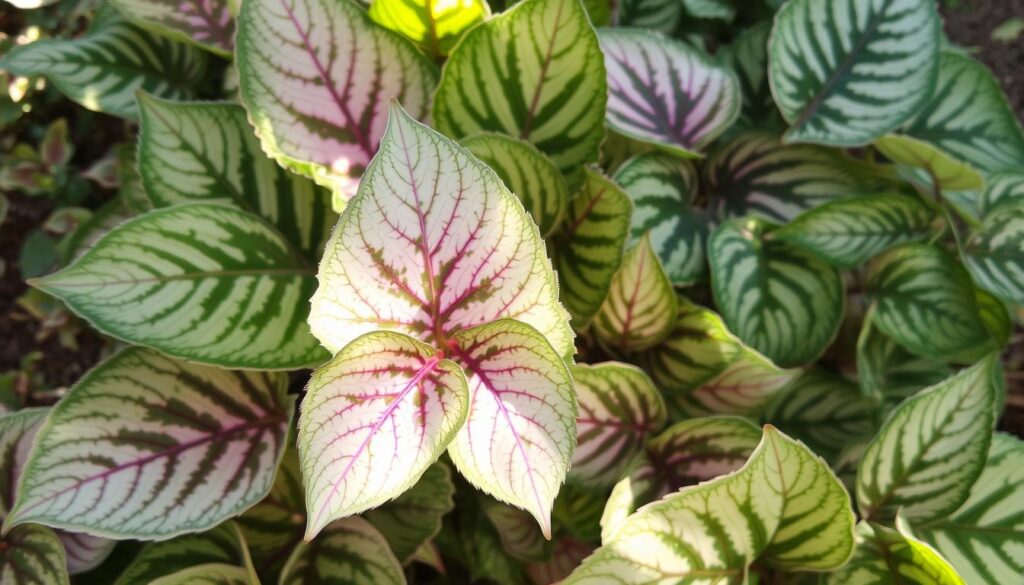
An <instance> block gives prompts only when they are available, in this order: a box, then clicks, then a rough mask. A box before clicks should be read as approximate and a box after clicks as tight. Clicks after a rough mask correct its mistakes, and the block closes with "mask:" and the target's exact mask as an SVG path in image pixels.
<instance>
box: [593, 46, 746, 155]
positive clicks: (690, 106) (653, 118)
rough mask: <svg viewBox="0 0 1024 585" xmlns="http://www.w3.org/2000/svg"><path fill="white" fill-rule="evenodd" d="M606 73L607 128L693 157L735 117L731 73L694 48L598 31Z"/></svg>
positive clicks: (738, 100) (736, 103)
mask: <svg viewBox="0 0 1024 585" xmlns="http://www.w3.org/2000/svg"><path fill="white" fill-rule="evenodd" d="M598 38H599V39H600V41H601V51H602V52H604V60H605V67H606V68H607V70H608V115H607V118H606V119H607V122H608V126H609V127H610V128H611V129H613V130H615V131H616V132H619V133H621V134H624V135H626V136H628V137H630V138H633V139H636V140H641V141H643V142H649V143H651V144H655V145H657V146H659V147H661V148H665V149H667V150H669V151H672V152H675V153H679V154H682V155H684V156H693V153H696V152H699V151H701V150H703V149H704V147H706V146H707V145H708V144H709V143H710V142H711V141H712V140H714V139H715V138H717V137H718V136H720V135H721V134H722V133H723V132H725V130H726V129H727V128H728V127H729V126H730V125H732V123H733V122H734V121H736V117H737V116H739V112H740V106H741V101H742V98H741V96H740V87H739V82H738V81H737V80H736V76H735V74H733V72H732V71H731V70H729V69H727V68H725V67H720V66H718V65H716V64H715V63H714V62H713V61H712V60H711V59H710V58H709V57H708V56H707V55H705V54H703V53H702V52H701V51H700V50H699V49H696V48H694V47H691V46H689V45H687V44H685V43H683V42H681V41H677V40H675V39H671V38H668V37H662V36H660V35H658V34H656V33H652V32H650V31H642V30H636V29H621V28H616V29H601V32H600V34H599V35H598Z"/></svg>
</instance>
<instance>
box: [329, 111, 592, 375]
mask: <svg viewBox="0 0 1024 585" xmlns="http://www.w3.org/2000/svg"><path fill="white" fill-rule="evenodd" d="M456 185H458V186H461V188H456V187H455V186H456ZM319 279H320V287H319V288H318V289H317V291H316V294H315V295H314V296H313V299H312V301H311V303H312V311H311V314H310V324H311V326H312V329H313V333H314V334H315V335H316V336H317V337H318V338H319V339H320V341H321V343H322V344H323V345H324V346H325V347H327V348H328V349H329V350H331V351H332V352H337V351H339V350H341V349H342V348H343V347H345V345H347V344H348V343H349V342H351V341H352V340H354V339H355V338H357V337H359V336H360V335H362V334H364V333H367V332H370V331H376V330H392V331H397V332H400V333H405V334H408V335H412V336H414V337H417V338H419V339H421V340H423V341H426V342H429V343H433V344H436V345H437V347H440V348H444V347H445V345H446V344H447V342H448V341H449V340H450V339H451V337H452V335H453V334H454V333H455V332H456V331H459V330H461V329H464V328H466V327H471V326H474V325H478V324H481V323H488V322H491V321H494V320H497V319H501V318H513V319H517V320H519V321H522V322H524V323H527V324H528V325H531V326H533V327H534V328H536V329H537V330H538V331H540V332H541V333H542V334H543V335H544V336H545V337H546V338H547V339H548V340H549V341H550V342H551V345H552V346H554V348H555V350H556V351H557V352H558V355H561V356H566V357H567V356H570V355H572V353H573V351H574V348H573V333H572V330H571V329H570V328H569V323H568V315H567V314H566V312H565V309H563V308H562V307H561V305H559V303H558V298H557V295H558V287H557V286H556V283H555V276H554V274H553V273H552V270H551V264H550V262H549V260H548V259H547V257H546V255H545V252H544V246H543V242H542V241H541V239H540V237H539V234H538V232H537V227H536V226H535V225H534V224H533V222H532V221H530V218H529V217H528V216H527V214H526V212H525V210H524V209H523V206H522V204H521V203H519V201H518V200H517V199H516V198H515V197H514V196H513V195H512V194H511V193H509V192H508V190H507V189H506V188H505V187H504V186H503V185H502V184H501V180H500V179H498V177H497V176H496V175H495V174H494V172H493V171H491V170H490V169H488V168H487V167H486V166H485V165H483V163H480V162H479V161H477V160H476V159H475V158H473V157H472V156H470V155H469V154H468V153H467V152H466V151H465V150H464V149H462V148H461V147H459V146H457V145H456V144H454V143H452V142H451V141H449V140H447V139H445V138H444V137H443V136H441V135H439V134H437V133H436V132H434V131H432V130H430V129H429V128H427V127H426V126H423V125H422V124H419V123H417V122H415V121H414V120H412V119H411V118H409V117H408V115H406V114H405V113H404V112H403V111H402V110H401V108H399V107H398V106H397V105H395V106H393V108H392V115H391V118H390V122H389V126H388V132H387V133H386V135H385V136H384V138H383V140H382V142H381V149H380V152H378V154H377V156H376V158H375V159H374V161H373V163H372V164H371V165H370V167H369V168H368V170H367V172H366V175H365V176H364V177H363V180H362V181H361V183H360V190H359V194H358V195H357V196H356V197H355V198H354V199H353V200H352V201H351V202H350V203H349V205H348V207H347V208H346V210H345V213H344V215H342V218H341V220H340V221H339V223H338V226H337V227H336V228H335V230H334V235H333V237H332V239H331V241H330V242H329V243H328V245H327V250H326V252H325V254H324V258H323V260H322V261H321V263H320V273H319Z"/></svg>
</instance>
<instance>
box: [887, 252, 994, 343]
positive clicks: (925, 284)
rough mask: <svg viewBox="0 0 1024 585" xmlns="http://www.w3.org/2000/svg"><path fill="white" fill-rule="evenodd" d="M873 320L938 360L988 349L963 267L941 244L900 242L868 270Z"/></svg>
mask: <svg viewBox="0 0 1024 585" xmlns="http://www.w3.org/2000/svg"><path fill="white" fill-rule="evenodd" d="M868 293H869V296H870V298H872V299H873V300H874V302H875V304H876V310H875V315H874V320H873V322H874V324H875V325H876V326H877V327H878V329H879V330H881V331H882V332H883V333H885V334H886V335H888V336H889V337H892V338H893V339H895V340H896V341H897V342H898V343H899V344H900V345H902V346H904V347H906V348H907V349H908V350H910V351H911V352H913V353H915V354H919V355H923V356H926V357H936V358H941V359H946V358H952V357H955V356H957V355H959V354H962V353H963V352H965V351H975V350H977V351H981V352H984V351H985V350H986V349H994V347H992V344H991V342H990V341H989V335H988V332H987V331H986V330H985V325H984V323H983V322H982V320H981V317H980V316H979V314H978V302H977V299H976V297H975V293H974V285H973V283H972V282H971V277H970V275H968V274H967V270H966V269H965V268H964V267H963V266H962V265H960V264H959V263H958V262H957V261H956V259H954V258H953V256H952V255H950V254H949V253H948V252H946V251H945V250H943V249H942V248H939V247H936V246H931V245H928V244H906V245H903V246H900V247H898V248H894V249H892V250H889V251H888V252H886V253H885V254H883V255H881V256H879V257H878V258H877V259H876V260H875V261H874V262H873V263H872V264H871V265H870V266H869V272H868Z"/></svg>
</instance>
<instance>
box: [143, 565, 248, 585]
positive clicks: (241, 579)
mask: <svg viewBox="0 0 1024 585" xmlns="http://www.w3.org/2000/svg"><path fill="white" fill-rule="evenodd" d="M149 585H252V581H250V580H249V574H248V573H247V572H246V571H245V569H243V568H242V567H234V566H232V565H224V564H219V563H211V564H207V565H198V566H195V567H189V568H188V569H183V570H181V571H178V572H177V573H173V574H171V575H167V576H166V577H161V578H159V579H156V580H154V581H153V582H152V583H150V584H149Z"/></svg>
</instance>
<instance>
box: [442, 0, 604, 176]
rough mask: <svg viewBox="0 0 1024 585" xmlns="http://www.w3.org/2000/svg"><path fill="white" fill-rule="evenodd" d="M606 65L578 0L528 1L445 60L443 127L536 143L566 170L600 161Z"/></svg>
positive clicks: (467, 38)
mask: <svg viewBox="0 0 1024 585" xmlns="http://www.w3.org/2000/svg"><path fill="white" fill-rule="evenodd" d="M606 101H607V89H606V87H605V72H604V63H603V59H602V58H601V50H600V47H598V44H597V35H595V34H594V29H593V28H591V26H590V20H589V19H588V18H587V13H586V12H585V11H584V9H583V5H582V4H581V3H580V0H524V1H523V2H519V3H517V4H516V5H515V6H513V7H512V8H510V9H508V10H507V11H505V12H504V13H502V14H500V15H498V16H495V17H494V18H492V19H490V20H488V21H486V22H484V23H482V24H480V25H479V26H477V27H476V28H474V29H473V30H471V31H469V32H468V33H467V34H466V36H465V37H463V39H462V42H460V43H459V45H458V47H457V48H456V49H455V51H454V52H453V53H452V55H451V58H450V59H449V60H448V63H446V64H445V67H444V73H443V74H442V76H441V84H440V86H439V87H438V88H437V96H436V99H435V100H434V123H435V124H436V125H437V128H438V130H440V131H441V132H443V133H445V134H447V135H449V136H453V137H455V138H462V137H464V136H470V135H472V134H477V133H479V132H501V133H503V134H508V135H509V136H515V137H518V138H521V139H523V140H526V141H528V142H531V143H533V145H534V146H536V147H537V148H539V149H540V150H541V151H542V152H544V153H545V154H547V155H548V156H550V157H551V160H553V161H554V162H555V164H556V165H558V168H559V169H561V170H562V172H569V171H572V170H574V168H575V167H577V166H578V165H580V164H583V163H587V162H593V161H595V160H596V159H597V154H598V147H599V146H600V143H601V139H602V138H603V137H604V127H603V126H602V123H601V122H602V121H603V120H604V113H605V102H606Z"/></svg>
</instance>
